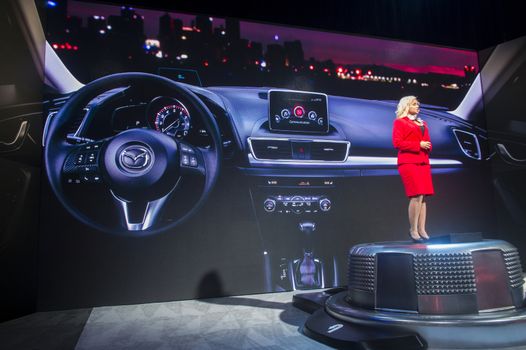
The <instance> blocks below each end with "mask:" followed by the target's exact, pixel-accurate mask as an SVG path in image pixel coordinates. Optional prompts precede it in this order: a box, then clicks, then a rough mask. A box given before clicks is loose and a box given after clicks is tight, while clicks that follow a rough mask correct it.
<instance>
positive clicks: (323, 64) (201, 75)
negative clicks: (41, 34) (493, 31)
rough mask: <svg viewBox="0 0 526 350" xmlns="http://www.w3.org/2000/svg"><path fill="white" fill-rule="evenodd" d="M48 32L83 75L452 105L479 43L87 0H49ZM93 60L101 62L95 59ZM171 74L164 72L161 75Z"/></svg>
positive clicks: (467, 81)
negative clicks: (126, 74)
mask: <svg viewBox="0 0 526 350" xmlns="http://www.w3.org/2000/svg"><path fill="white" fill-rule="evenodd" d="M46 15H47V26H46V37H47V39H48V41H49V42H50V44H51V45H52V47H53V48H54V49H55V51H56V52H57V54H59V56H60V57H61V59H62V60H63V61H64V62H65V64H66V66H67V67H68V68H69V69H70V70H71V71H72V73H73V74H74V75H75V76H76V77H77V78H78V79H79V80H80V81H82V82H88V81H91V80H93V79H95V78H98V77H100V76H103V75H106V74H111V73H116V72H123V71H146V72H153V73H155V72H157V73H159V74H163V75H167V74H165V73H166V72H168V71H170V70H171V71H173V72H175V74H171V75H167V76H169V77H171V78H174V77H177V76H179V77H181V76H182V75H181V74H177V71H178V70H179V71H182V70H184V71H193V72H194V73H195V74H194V75H192V77H190V75H186V77H185V79H187V80H186V81H185V82H187V83H192V84H197V85H204V86H212V85H242V86H274V87H281V88H291V89H298V90H306V91H323V92H325V93H330V94H335V95H342V96H353V97H360V98H369V99H398V98H399V97H400V96H403V95H407V94H415V95H417V96H419V97H421V98H429V102H430V103H431V104H437V105H441V106H447V107H451V108H453V107H455V105H456V104H458V102H459V101H460V100H461V99H462V97H463V96H464V94H465V92H466V91H467V89H468V88H469V87H470V86H471V82H472V81H473V79H474V78H475V76H476V73H478V71H479V67H478V60H477V59H478V57H477V54H476V52H475V51H469V50H461V49H454V48H446V47H439V46H433V45H425V44H417V43H410V42H401V41H394V40H386V39H380V38H371V37H364V36H357V35H348V34H341V33H333V32H325V31H318V30H309V29H305V28H295V27H287V26H284V25H275V24H268V23H255V22H249V21H243V20H240V19H231V18H226V19H225V18H217V17H213V16H209V15H191V14H183V13H174V12H166V11H160V10H152V9H143V8H131V7H126V6H114V5H106V4H97V3H90V2H85V1H74V0H70V1H66V0H62V1H61V0H56V1H47V5H46ZM94 62H96V63H97V64H93V63H94ZM162 72H164V73H162Z"/></svg>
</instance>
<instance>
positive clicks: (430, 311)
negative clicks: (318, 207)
mask: <svg viewBox="0 0 526 350" xmlns="http://www.w3.org/2000/svg"><path fill="white" fill-rule="evenodd" d="M472 238H473V237H471V238H470V239H468V240H466V241H464V242H463V241H462V239H461V238H459V237H454V238H453V239H450V240H449V241H450V242H453V241H454V242H455V243H438V244H430V243H427V244H410V243H404V242H392V243H389V242H384V243H374V244H364V245H359V246H355V247H353V248H352V249H351V251H350V259H349V286H348V288H346V290H344V289H342V288H339V289H332V290H327V291H324V292H321V293H320V292H318V293H305V294H297V295H295V296H294V298H293V304H294V305H295V306H296V307H298V308H300V309H302V310H304V311H307V312H311V313H312V315H311V316H310V317H309V319H308V320H307V322H306V323H305V325H304V327H303V333H304V334H305V335H307V336H309V337H311V338H314V339H316V340H318V341H321V342H323V343H326V344H328V345H331V346H335V347H337V348H349V349H369V350H370V349H426V348H428V347H429V348H440V349H464V348H465V349H505V348H508V347H516V346H526V308H525V307H524V300H525V295H524V288H523V285H524V277H523V275H522V269H521V267H520V260H519V256H518V252H517V251H516V249H515V248H514V247H513V246H512V245H510V244H509V243H507V242H504V241H495V240H482V239H480V240H476V239H472Z"/></svg>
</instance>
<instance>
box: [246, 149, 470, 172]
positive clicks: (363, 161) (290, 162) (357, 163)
mask: <svg viewBox="0 0 526 350" xmlns="http://www.w3.org/2000/svg"><path fill="white" fill-rule="evenodd" d="M247 156H248V161H249V163H250V165H251V166H267V167H268V166H287V167H290V166H303V167H310V168H343V169H346V168H357V167H384V168H393V169H396V168H397V167H398V165H397V158H396V157H358V156H349V157H347V159H346V160H345V161H343V162H335V161H319V160H314V161H312V160H311V161H306V160H304V161H301V160H296V159H272V160H260V159H256V158H254V156H253V155H252V153H249V154H248V155H247ZM429 163H430V164H431V165H436V166H441V167H442V166H453V167H458V166H461V165H462V164H463V163H462V162H461V161H458V160H455V159H430V160H429Z"/></svg>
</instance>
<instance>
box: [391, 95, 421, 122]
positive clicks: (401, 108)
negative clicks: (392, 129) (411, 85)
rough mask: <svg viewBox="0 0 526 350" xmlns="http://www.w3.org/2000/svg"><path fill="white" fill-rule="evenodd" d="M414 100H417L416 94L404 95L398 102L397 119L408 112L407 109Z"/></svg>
mask: <svg viewBox="0 0 526 350" xmlns="http://www.w3.org/2000/svg"><path fill="white" fill-rule="evenodd" d="M414 100H416V96H404V97H402V98H401V99H400V102H398V107H396V118H397V119H398V118H401V117H403V116H404V115H406V114H407V111H408V110H409V105H410V104H411V102H413V101H414Z"/></svg>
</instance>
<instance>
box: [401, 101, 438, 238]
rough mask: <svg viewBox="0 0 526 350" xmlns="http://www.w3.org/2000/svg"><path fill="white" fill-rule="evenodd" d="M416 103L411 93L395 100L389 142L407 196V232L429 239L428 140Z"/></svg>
mask: <svg viewBox="0 0 526 350" xmlns="http://www.w3.org/2000/svg"><path fill="white" fill-rule="evenodd" d="M419 111H420V103H419V102H418V100H417V98H416V97H415V96H406V97H403V98H402V99H401V100H400V102H399V103H398V108H397V110H396V119H395V121H394V125H393V145H394V147H395V148H397V149H398V172H399V173H400V176H401V177H402V182H403V184H404V187H405V193H406V195H407V197H409V209H408V213H409V225H410V229H409V235H410V236H411V238H412V239H413V241H415V242H422V241H423V240H427V239H429V236H428V234H427V232H426V212H427V206H426V196H431V195H433V194H434V189H433V182H432V181H431V167H430V165H429V152H431V148H432V146H431V140H430V139H429V130H428V128H427V124H426V122H424V121H423V120H422V119H420V118H419V117H418V112H419Z"/></svg>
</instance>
